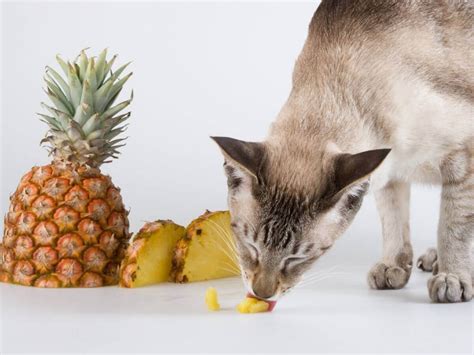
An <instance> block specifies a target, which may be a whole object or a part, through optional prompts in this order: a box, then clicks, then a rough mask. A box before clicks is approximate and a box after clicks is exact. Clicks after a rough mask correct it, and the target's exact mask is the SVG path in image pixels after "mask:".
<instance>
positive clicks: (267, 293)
mask: <svg viewBox="0 0 474 355" xmlns="http://www.w3.org/2000/svg"><path fill="white" fill-rule="evenodd" d="M262 286H263V287H262ZM265 286H266V285H265ZM252 293H253V295H254V296H255V297H257V298H260V299H262V300H267V299H270V298H272V297H273V296H274V295H275V291H274V290H273V288H270V287H264V285H261V284H259V283H257V284H254V285H252Z"/></svg>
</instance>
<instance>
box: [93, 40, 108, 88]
mask: <svg viewBox="0 0 474 355" xmlns="http://www.w3.org/2000/svg"><path fill="white" fill-rule="evenodd" d="M106 57H107V48H105V49H104V50H103V51H102V52H100V54H99V58H98V59H97V65H96V67H95V73H96V79H97V83H98V85H99V86H100V85H102V83H103V82H104V78H105V75H106V74H107V72H106V71H105V65H106V62H105V58H106Z"/></svg>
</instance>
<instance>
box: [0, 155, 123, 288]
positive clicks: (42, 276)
mask: <svg viewBox="0 0 474 355" xmlns="http://www.w3.org/2000/svg"><path fill="white" fill-rule="evenodd" d="M38 201H39V202H38ZM129 239H130V233H129V231H128V211H127V210H126V209H125V207H124V205H123V202H122V199H121V196H120V190H119V189H118V188H117V187H115V186H114V185H113V183H112V181H111V179H110V178H109V177H108V176H105V175H102V174H101V172H100V171H99V170H98V169H93V168H89V167H86V166H82V167H66V168H65V167H64V166H62V165H55V164H53V165H47V166H42V167H34V168H33V169H32V170H30V171H29V172H28V173H27V174H26V175H24V176H23V178H22V179H21V181H20V184H19V186H18V188H17V190H16V191H15V193H14V194H13V195H12V196H11V204H10V208H9V211H8V212H7V214H6V216H5V223H4V237H3V243H2V244H0V282H9V283H16V284H20V285H24V286H37V287H98V286H104V285H114V284H117V283H118V266H119V265H120V262H121V261H122V259H123V253H124V249H125V248H126V245H127V244H128V240H129Z"/></svg>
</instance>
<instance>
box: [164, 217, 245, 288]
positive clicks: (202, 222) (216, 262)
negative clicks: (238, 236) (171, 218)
mask: <svg viewBox="0 0 474 355" xmlns="http://www.w3.org/2000/svg"><path fill="white" fill-rule="evenodd" d="M239 274H240V269H239V266H238V262H237V253H236V248H235V242H234V239H233V235H232V230H231V227H230V214H229V212H228V211H221V212H209V211H207V212H206V213H205V214H204V215H202V216H201V217H199V218H197V219H195V220H194V221H192V222H191V224H190V225H189V226H188V228H187V230H186V236H185V237H184V238H182V239H181V240H179V241H178V243H177V245H176V249H175V253H174V258H173V271H172V279H174V280H175V281H176V282H179V283H184V282H194V281H205V280H212V279H219V278H223V277H230V276H237V275H239Z"/></svg>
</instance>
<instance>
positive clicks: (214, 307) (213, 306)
mask: <svg viewBox="0 0 474 355" xmlns="http://www.w3.org/2000/svg"><path fill="white" fill-rule="evenodd" d="M205 301H206V305H207V309H208V310H210V311H213V312H215V311H218V310H220V309H221V306H220V304H219V300H218V298H217V290H216V289H215V288H214V287H209V288H208V289H207V290H206V298H205Z"/></svg>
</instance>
